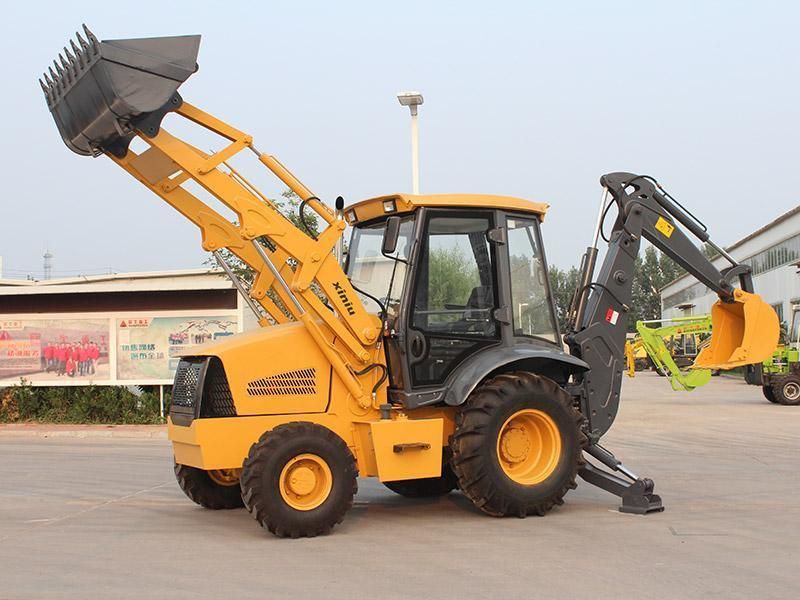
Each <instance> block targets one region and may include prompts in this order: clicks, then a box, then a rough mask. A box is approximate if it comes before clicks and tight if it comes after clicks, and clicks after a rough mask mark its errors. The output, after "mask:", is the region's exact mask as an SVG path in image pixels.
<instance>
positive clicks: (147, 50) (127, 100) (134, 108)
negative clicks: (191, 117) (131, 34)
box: [39, 25, 200, 157]
mask: <svg viewBox="0 0 800 600" xmlns="http://www.w3.org/2000/svg"><path fill="white" fill-rule="evenodd" d="M83 32H84V35H85V36H86V38H85V39H84V37H82V36H81V34H80V33H76V37H77V40H76V41H72V40H70V46H71V48H72V52H70V50H69V49H67V48H66V47H64V56H62V55H61V54H59V55H58V60H57V61H55V60H54V61H53V67H55V70H54V68H53V67H49V68H48V71H47V72H45V74H44V80H42V79H40V80H39V83H40V84H41V86H42V90H43V91H44V95H45V99H46V100H47V106H48V108H49V109H50V113H51V114H52V115H53V119H55V122H56V126H57V127H58V131H59V133H60V134H61V138H62V139H63V140H64V143H65V144H66V145H67V147H68V148H69V149H70V150H72V151H73V152H75V153H77V154H81V155H83V156H98V155H100V154H103V153H106V152H110V153H112V154H114V155H116V156H119V157H123V156H125V154H127V152H128V146H129V145H130V142H131V140H132V139H133V137H134V136H135V135H136V133H135V130H139V131H142V132H143V133H144V134H145V135H147V136H149V137H152V136H154V135H156V134H157V133H158V130H159V128H160V126H161V120H162V119H163V118H164V116H165V115H166V114H167V113H168V112H170V111H174V110H176V109H177V108H179V107H180V105H181V104H182V102H183V101H182V100H181V97H180V95H179V94H178V93H177V90H178V88H179V87H180V85H181V84H182V83H183V82H184V81H186V80H187V79H188V78H189V77H190V76H191V75H192V74H193V73H194V72H196V71H197V68H198V67H197V53H198V50H199V49H200V36H199V35H186V36H173V37H159V38H141V39H125V40H104V41H99V40H98V39H97V38H96V37H95V36H94V34H93V33H92V32H91V31H89V29H88V28H87V27H86V25H84V26H83Z"/></svg>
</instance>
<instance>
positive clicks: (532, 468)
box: [497, 408, 561, 485]
mask: <svg viewBox="0 0 800 600" xmlns="http://www.w3.org/2000/svg"><path fill="white" fill-rule="evenodd" d="M560 456H561V435H560V433H559V431H558V426H557V425H556V423H555V421H553V419H552V417H551V416H550V415H548V414H546V413H544V412H542V411H540V410H535V409H532V408H526V409H524V410H520V411H517V412H515V413H514V414H513V415H511V416H510V417H509V418H508V419H507V420H506V422H505V423H503V426H502V427H501V428H500V435H499V436H497V459H498V460H499V461H500V467H501V468H502V469H503V472H504V473H505V474H506V475H507V476H508V477H509V479H511V480H512V481H514V482H515V483H518V484H520V485H535V484H537V483H541V482H542V481H544V480H545V479H547V478H548V477H550V475H552V474H553V471H555V470H556V467H557V466H558V459H559V457H560Z"/></svg>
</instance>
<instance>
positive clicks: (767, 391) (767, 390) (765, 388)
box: [761, 385, 778, 404]
mask: <svg viewBox="0 0 800 600" xmlns="http://www.w3.org/2000/svg"><path fill="white" fill-rule="evenodd" d="M761 391H762V392H764V398H766V399H767V400H769V401H770V402H772V403H773V404H777V403H778V401H777V400H776V399H775V393H774V392H773V391H772V388H771V387H769V386H768V385H765V386H763V387H762V388H761Z"/></svg>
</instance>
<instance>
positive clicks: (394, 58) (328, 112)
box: [0, 0, 800, 278]
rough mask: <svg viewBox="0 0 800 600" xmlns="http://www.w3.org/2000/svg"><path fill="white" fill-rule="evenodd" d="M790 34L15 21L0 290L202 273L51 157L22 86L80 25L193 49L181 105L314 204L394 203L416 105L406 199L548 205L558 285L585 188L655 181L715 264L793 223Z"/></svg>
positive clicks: (417, 9) (546, 14) (123, 198)
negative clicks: (193, 108)
mask: <svg viewBox="0 0 800 600" xmlns="http://www.w3.org/2000/svg"><path fill="white" fill-rule="evenodd" d="M115 6H117V7H118V8H115ZM132 7H135V8H132ZM799 18H800V4H797V3H794V2H788V1H787V2H770V1H761V2H736V1H727V2H712V1H705V2H704V1H693V2H685V1H680V0H678V1H672V2H661V3H645V2H615V1H613V0H610V1H606V2H580V1H575V2H533V1H531V2H510V1H509V2H503V1H499V0H496V1H494V2H491V3H489V2H470V1H466V0H463V1H460V2H431V1H428V2H417V1H414V0H409V1H405V2H391V3H389V2H374V1H373V2H348V1H344V0H343V1H340V2H314V1H304V2H271V1H263V2H235V1H232V0H231V1H229V2H226V3H220V2H205V1H203V0H195V1H193V2H181V1H172V2H164V1H163V0H162V1H160V2H151V1H149V0H148V1H139V2H137V3H121V4H117V3H114V2H79V3H64V2H59V3H56V2H28V3H16V4H15V10H14V12H13V15H12V14H7V15H6V18H5V27H4V31H3V34H2V36H0V53H1V54H0V55H2V56H3V57H4V60H3V71H4V74H3V93H2V94H0V115H2V119H3V125H2V133H3V135H2V145H0V155H1V156H2V161H3V166H4V178H3V179H4V189H3V192H2V194H0V256H2V257H3V266H4V269H3V271H4V276H6V277H25V276H26V275H27V274H30V275H32V276H33V277H36V278H41V277H42V255H43V254H44V252H45V250H50V252H51V253H52V254H53V255H54V258H53V275H54V276H73V275H78V274H84V275H89V274H97V273H102V272H109V271H114V272H125V271H145V270H167V269H181V268H194V267H199V266H201V265H202V264H203V261H204V260H205V259H206V258H207V255H206V254H205V253H204V252H203V251H202V249H201V247H200V237H199V233H198V231H197V229H196V228H195V227H194V226H193V225H192V224H191V223H190V222H189V221H187V220H185V219H184V218H183V217H181V216H180V215H178V214H177V213H176V212H174V211H173V210H172V209H171V208H170V207H169V206H168V205H166V204H165V203H163V202H162V201H161V200H160V199H159V198H158V197H156V196H155V195H152V194H151V193H150V192H148V191H147V190H146V189H145V188H143V187H142V186H141V185H140V184H139V183H137V182H136V181H134V180H133V179H132V178H131V177H130V176H128V175H127V174H126V173H125V172H123V171H122V170H121V169H119V168H118V167H116V166H115V165H114V164H113V163H112V162H111V161H110V160H108V159H107V158H105V157H100V158H96V159H92V158H87V157H82V156H78V155H76V154H73V153H72V152H70V151H69V150H68V149H67V148H66V146H64V144H63V143H62V141H61V139H60V137H59V135H58V133H57V130H56V128H55V124H54V122H53V120H52V118H51V116H50V115H49V111H48V109H47V106H46V104H45V101H44V98H43V95H42V92H41V89H40V88H39V84H38V83H37V78H38V77H39V76H40V75H41V73H42V71H43V70H44V69H45V68H46V67H47V65H48V64H51V61H52V59H53V58H55V56H56V54H57V52H58V51H59V50H61V48H62V47H63V46H64V45H65V44H66V43H67V42H68V40H69V38H70V37H71V36H73V35H74V31H75V30H76V29H77V28H79V27H80V25H81V23H86V24H87V25H88V26H89V28H90V29H92V31H93V32H94V33H95V34H96V35H97V37H98V38H100V39H116V38H130V37H150V36H160V35H178V34H191V33H200V34H202V35H203V41H202V44H201V48H200V55H199V58H198V63H199V65H200V70H199V71H198V72H197V73H196V74H195V75H193V76H192V78H191V79H189V80H188V81H187V82H186V84H184V85H183V86H182V87H181V93H182V95H183V97H184V98H185V99H186V100H187V101H189V102H191V103H193V104H195V105H197V106H199V107H201V108H203V109H204V110H207V111H209V112H211V113H212V114H214V115H216V116H218V117H220V118H222V119H223V120H225V121H228V122H229V123H231V124H232V125H234V126H236V127H238V128H239V129H242V130H245V131H247V132H248V133H251V134H252V135H253V136H254V138H255V145H256V146H257V147H258V148H259V150H261V151H264V152H268V153H270V154H275V155H276V156H277V157H278V158H279V159H280V160H281V161H282V162H283V163H284V164H285V165H287V166H288V167H289V168H290V169H291V170H292V171H293V172H294V173H295V174H296V175H298V177H299V178H300V179H301V180H303V181H304V182H305V183H306V185H307V186H308V187H310V188H311V189H312V190H313V191H314V192H315V193H316V194H317V195H318V196H319V197H321V198H323V199H324V200H326V201H328V202H330V203H332V202H333V199H334V198H335V197H336V196H338V195H342V196H343V197H344V198H345V200H346V201H347V202H355V201H358V200H361V199H364V198H368V197H371V196H377V195H384V194H387V193H393V192H409V191H410V187H411V166H410V162H411V160H410V141H409V139H410V134H409V115H408V110H407V109H406V108H403V107H401V106H400V105H399V104H398V102H397V99H396V94H397V92H399V91H402V90H419V91H420V92H422V93H423V95H424V97H425V104H424V105H423V106H422V108H421V109H420V123H419V124H420V171H421V177H420V180H421V183H420V187H421V191H422V193H445V192H447V193H451V192H454V193H457V192H469V193H490V194H504V195H511V196H518V197H522V198H527V199H531V200H536V201H542V202H548V203H549V204H551V209H550V212H549V213H548V215H547V218H546V222H545V227H544V229H543V234H544V238H545V242H546V247H547V252H548V259H549V262H550V263H551V264H554V265H557V266H559V267H567V266H570V265H573V264H578V262H579V260H580V255H581V253H582V252H583V250H584V249H585V247H586V246H587V245H588V243H589V242H590V241H591V236H592V230H593V227H594V221H595V218H596V213H597V205H598V202H599V200H600V191H601V190H600V187H599V183H598V180H599V177H600V176H601V175H602V174H603V173H607V172H611V171H631V172H639V173H646V174H650V175H653V176H655V177H656V178H657V179H658V180H659V181H660V182H661V183H662V184H663V185H664V186H665V187H666V188H667V189H668V190H669V191H670V192H671V193H672V194H673V195H674V196H676V197H677V198H678V199H679V200H680V201H681V202H682V203H683V204H684V205H685V206H687V207H689V208H690V209H691V210H692V211H693V212H694V213H695V214H696V215H697V216H698V217H699V218H700V219H701V220H703V221H705V222H706V224H707V225H708V226H709V230H710V232H711V234H712V239H714V240H715V241H717V243H719V244H721V245H729V244H731V243H733V242H735V241H736V240H738V239H740V238H742V237H744V236H745V235H746V234H748V233H749V232H751V231H753V230H754V229H756V228H757V227H759V226H761V225H763V224H765V223H767V222H769V221H771V220H772V219H774V218H775V217H777V216H778V215H780V214H781V213H783V212H785V211H787V210H789V209H791V208H793V207H794V206H796V205H797V204H798V203H799V202H800V194H799V193H798V191H797V190H798V188H800V168H798V165H797V143H798V133H799V129H800V126H799V125H798V116H800V115H799V114H798V111H800V80H799V79H798V72H799V70H798V66H800V65H799V63H800V36H798V33H797V23H798V22H800V20H799ZM168 123H169V121H165V126H167V128H169V125H168ZM213 149H219V148H218V147H217V148H213ZM248 166H249V168H251V169H256V170H258V169H259V167H258V165H257V163H253V164H249V165H248ZM246 174H247V175H252V174H253V173H252V171H247V173H246ZM260 176H261V175H259V177H260ZM259 181H261V179H259ZM264 181H267V182H269V180H267V179H264ZM264 191H265V192H267V193H268V194H272V195H274V194H277V193H280V192H281V191H282V187H281V185H280V184H279V182H278V183H275V182H269V183H268V184H266V185H265V186H264Z"/></svg>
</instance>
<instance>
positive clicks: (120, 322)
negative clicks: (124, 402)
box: [0, 310, 242, 387]
mask: <svg viewBox="0 0 800 600" xmlns="http://www.w3.org/2000/svg"><path fill="white" fill-rule="evenodd" d="M241 317H242V315H241V311H240V310H206V311H198V312H194V313H190V312H186V311H154V312H149V313H82V314H46V315H39V314H37V315H16V316H14V315H12V316H6V315H4V316H2V317H0V387H3V386H11V385H18V384H19V383H20V381H21V380H22V379H24V380H25V381H26V382H27V383H29V384H30V385H33V386H72V385H76V386H80V385H165V384H171V383H172V380H173V377H174V374H175V369H176V368H177V365H178V361H179V358H178V356H177V354H178V353H179V352H185V351H187V350H188V351H189V352H191V350H192V349H193V348H198V347H201V346H202V345H204V344H208V343H213V342H215V341H219V340H220V339H223V338H225V337H228V336H230V335H233V334H235V333H238V332H240V331H242V318H241Z"/></svg>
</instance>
